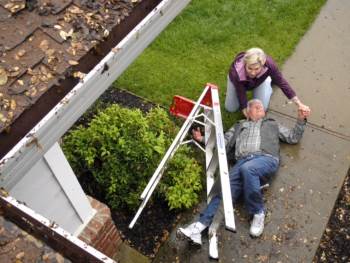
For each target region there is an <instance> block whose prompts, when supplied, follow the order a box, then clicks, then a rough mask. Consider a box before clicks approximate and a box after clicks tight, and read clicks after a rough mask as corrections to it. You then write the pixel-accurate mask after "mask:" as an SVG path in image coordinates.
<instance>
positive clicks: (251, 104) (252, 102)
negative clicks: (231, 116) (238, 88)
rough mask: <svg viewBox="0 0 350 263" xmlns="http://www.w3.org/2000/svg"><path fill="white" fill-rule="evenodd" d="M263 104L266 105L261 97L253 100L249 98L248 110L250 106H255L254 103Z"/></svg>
mask: <svg viewBox="0 0 350 263" xmlns="http://www.w3.org/2000/svg"><path fill="white" fill-rule="evenodd" d="M257 103H259V104H261V105H262V106H264V104H263V103H262V101H261V100H259V99H252V100H249V101H248V103H247V111H249V109H250V107H251V106H253V105H254V104H257Z"/></svg>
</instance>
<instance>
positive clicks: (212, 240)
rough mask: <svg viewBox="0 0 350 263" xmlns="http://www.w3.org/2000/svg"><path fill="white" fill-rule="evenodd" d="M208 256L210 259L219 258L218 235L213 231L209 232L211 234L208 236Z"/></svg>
mask: <svg viewBox="0 0 350 263" xmlns="http://www.w3.org/2000/svg"><path fill="white" fill-rule="evenodd" d="M209 256H210V257H211V258H212V259H218V258H219V251H218V236H217V235H216V232H213V233H212V234H211V236H210V237H209Z"/></svg>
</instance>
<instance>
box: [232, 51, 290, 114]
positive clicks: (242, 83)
mask: <svg viewBox="0 0 350 263" xmlns="http://www.w3.org/2000/svg"><path fill="white" fill-rule="evenodd" d="M243 56H244V52H241V53H239V54H238V55H237V56H236V58H235V59H234V61H233V62H232V64H231V67H230V70H229V77H230V80H231V82H232V83H233V85H234V86H235V88H236V91H237V97H238V101H239V105H240V108H241V109H244V108H246V107H247V95H246V91H247V90H252V89H254V88H256V87H258V86H259V85H260V84H261V83H263V82H264V81H265V79H266V78H267V77H268V76H270V77H271V80H272V83H271V84H274V85H277V86H278V87H279V88H280V89H281V90H282V91H283V93H284V94H285V95H286V97H287V98H288V99H291V98H293V97H295V96H296V94H295V92H294V90H293V89H292V88H291V87H290V85H289V84H288V82H287V81H286V80H285V79H284V78H283V76H282V73H281V72H280V71H279V70H278V67H277V65H276V63H275V61H273V59H272V58H271V57H269V56H267V58H266V63H265V65H264V68H263V70H262V71H261V72H260V74H259V75H258V76H257V77H256V78H254V79H251V78H249V77H248V76H247V74H246V71H245V67H244V62H243Z"/></svg>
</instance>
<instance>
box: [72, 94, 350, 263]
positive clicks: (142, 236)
mask: <svg viewBox="0 0 350 263" xmlns="http://www.w3.org/2000/svg"><path fill="white" fill-rule="evenodd" d="M98 103H99V107H101V106H102V108H103V107H104V106H107V105H108V104H111V103H118V104H120V105H122V106H125V107H128V108H139V109H141V110H142V111H145V112H147V111H148V110H150V109H151V108H152V107H154V106H155V105H154V104H152V103H151V102H149V101H145V100H144V99H142V98H140V97H138V96H136V95H134V94H131V93H129V92H127V91H124V90H119V89H115V88H110V89H109V90H107V91H106V92H105V93H104V94H103V95H102V96H101V98H100V100H99V102H98ZM95 113H96V111H95V110H94V109H92V110H90V111H89V112H88V113H87V114H85V115H84V116H83V117H81V118H80V119H79V121H78V122H77V124H86V123H88V121H89V120H90V119H91V117H92V116H93V115H94V114H95ZM83 178H85V179H84V180H80V183H81V184H82V186H83V188H84V190H85V191H86V192H87V193H88V194H90V195H92V196H94V197H95V198H97V199H99V200H101V201H102V202H104V200H103V197H102V191H100V190H99V189H96V187H95V186H94V185H96V184H94V183H92V182H93V178H92V176H89V175H87V176H83ZM135 212H136V211H135ZM135 212H133V213H130V211H112V217H113V220H114V222H115V223H116V225H117V228H118V230H119V231H120V232H121V235H122V237H123V239H124V241H125V242H127V243H129V245H131V246H132V247H134V248H136V249H137V250H138V251H140V252H141V253H142V254H144V255H146V256H149V257H151V258H152V257H154V256H155V254H156V253H157V251H158V249H159V247H160V246H161V245H162V243H164V242H165V240H166V239H167V238H168V236H169V233H170V232H171V230H172V229H173V227H174V226H175V225H176V223H177V222H178V220H179V219H180V217H181V213H180V212H179V211H169V209H168V207H167V204H166V203H165V202H164V200H154V202H153V203H152V204H151V205H148V207H146V208H145V209H144V211H143V213H142V215H141V216H140V218H139V220H138V222H137V224H136V225H135V226H134V228H133V229H132V230H130V229H129V228H128V225H129V223H130V221H131V219H132V218H133V216H134V213H135ZM349 248H350V172H349V173H348V176H347V177H346V179H345V181H344V185H343V187H342V189H341V192H340V194H339V197H338V199H337V201H336V204H335V206H334V208H333V212H332V215H331V217H330V219H329V222H328V225H327V227H326V229H325V232H324V234H323V236H322V239H321V241H320V245H319V247H318V250H317V252H316V254H315V257H314V260H313V262H327V263H328V262H350V249H349Z"/></svg>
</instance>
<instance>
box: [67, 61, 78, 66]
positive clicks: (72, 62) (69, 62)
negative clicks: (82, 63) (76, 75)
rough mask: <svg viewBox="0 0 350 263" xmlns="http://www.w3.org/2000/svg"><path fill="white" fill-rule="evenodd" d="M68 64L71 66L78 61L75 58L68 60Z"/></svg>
mask: <svg viewBox="0 0 350 263" xmlns="http://www.w3.org/2000/svg"><path fill="white" fill-rule="evenodd" d="M68 64H69V65H71V66H75V65H78V64H79V62H78V61H75V60H69V61H68Z"/></svg>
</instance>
